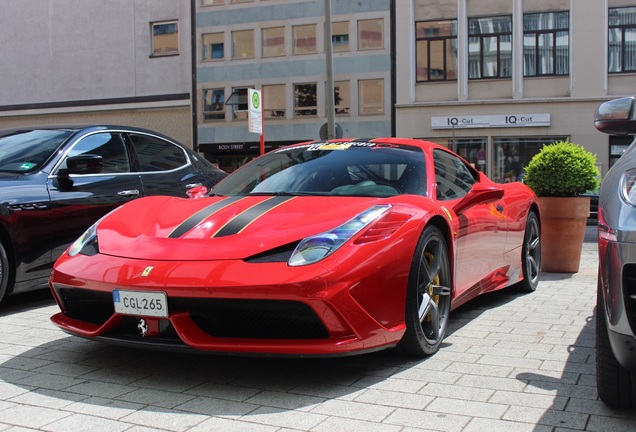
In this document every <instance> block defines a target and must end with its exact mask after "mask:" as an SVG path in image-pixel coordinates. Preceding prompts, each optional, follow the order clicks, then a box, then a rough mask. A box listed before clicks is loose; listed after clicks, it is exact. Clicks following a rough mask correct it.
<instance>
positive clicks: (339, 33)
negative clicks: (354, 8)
mask: <svg viewBox="0 0 636 432" xmlns="http://www.w3.org/2000/svg"><path fill="white" fill-rule="evenodd" d="M331 41H332V46H333V51H334V52H342V51H349V21H342V22H335V23H332V24H331Z"/></svg>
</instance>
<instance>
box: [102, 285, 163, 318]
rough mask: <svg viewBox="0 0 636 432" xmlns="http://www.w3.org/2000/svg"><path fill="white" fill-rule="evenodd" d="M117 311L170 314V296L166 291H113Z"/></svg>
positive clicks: (133, 313)
mask: <svg viewBox="0 0 636 432" xmlns="http://www.w3.org/2000/svg"><path fill="white" fill-rule="evenodd" d="M113 303H114V304H115V312H117V313H120V314H126V315H143V316H153V317H167V316H168V297H167V296H166V293H164V292H141V291H123V290H114V291H113Z"/></svg>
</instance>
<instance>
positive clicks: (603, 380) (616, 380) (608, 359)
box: [596, 276, 636, 408]
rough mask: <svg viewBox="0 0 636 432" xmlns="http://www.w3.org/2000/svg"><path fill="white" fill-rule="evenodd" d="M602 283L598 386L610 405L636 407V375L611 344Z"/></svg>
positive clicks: (598, 303) (598, 308) (598, 300)
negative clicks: (620, 358) (620, 359)
mask: <svg viewBox="0 0 636 432" xmlns="http://www.w3.org/2000/svg"><path fill="white" fill-rule="evenodd" d="M601 290H602V285H601V281H600V276H599V281H598V288H597V292H596V296H597V297H596V388H597V390H598V395H599V397H600V398H601V400H602V401H603V402H604V403H605V404H606V405H609V406H612V407H620V408H636V391H635V390H634V385H636V376H634V374H632V373H631V372H630V371H628V370H627V369H625V368H624V367H623V366H621V364H620V363H619V362H618V361H617V360H616V357H614V353H613V352H612V347H611V345H610V340H609V335H608V333H607V332H608V329H607V321H606V315H605V302H604V300H603V292H602V291H601Z"/></svg>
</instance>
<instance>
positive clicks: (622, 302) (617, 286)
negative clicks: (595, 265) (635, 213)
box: [599, 237, 636, 371]
mask: <svg viewBox="0 0 636 432" xmlns="http://www.w3.org/2000/svg"><path fill="white" fill-rule="evenodd" d="M599 279H600V283H601V287H602V290H603V296H604V299H605V305H606V315H607V320H608V323H607V324H608V330H609V332H608V333H609V338H610V344H611V346H612V351H613V352H614V356H615V357H616V360H617V361H618V362H619V363H620V364H621V365H622V366H623V367H625V368H626V369H629V370H632V371H636V337H635V334H636V244H635V243H628V242H618V241H610V240H607V239H606V238H602V237H601V238H600V239H599Z"/></svg>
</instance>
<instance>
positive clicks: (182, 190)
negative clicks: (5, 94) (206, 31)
mask: <svg viewBox="0 0 636 432" xmlns="http://www.w3.org/2000/svg"><path fill="white" fill-rule="evenodd" d="M225 175H226V174H225V173H224V172H223V171H221V170H219V169H218V168H215V167H214V166H212V164H211V163H209V162H208V161H206V160H205V159H204V158H202V157H201V156H199V155H198V154H196V153H195V152H193V151H192V150H190V149H188V148H187V147H185V146H183V145H182V144H180V143H178V142H176V141H174V140H173V139H171V138H168V137H166V136H164V135H161V134H158V133H156V132H152V131H148V130H144V129H138V128H131V127H122V126H106V125H92V126H69V127H61V126H51V127H39V126H38V127H22V128H15V129H10V130H2V131H0V300H2V299H3V298H4V297H5V296H6V295H7V294H10V293H18V292H24V291H27V290H31V289H36V288H45V287H46V281H47V279H48V277H49V275H50V273H51V268H52V266H53V263H54V261H55V260H56V259H57V258H58V257H59V256H60V255H61V254H62V252H63V251H64V250H65V249H66V247H67V246H68V245H69V244H71V243H72V242H73V241H74V240H75V239H76V238H77V237H79V236H80V235H81V234H82V233H83V232H84V231H85V230H86V228H88V227H89V226H90V225H91V224H93V223H94V222H95V221H96V220H97V219H99V218H100V217H101V216H103V215H104V214H106V213H107V212H109V211H110V210H113V209H114V208H115V207H117V206H119V205H120V204H123V203H125V202H128V201H130V200H133V199H135V198H139V197H142V196H148V195H175V196H186V191H187V190H188V189H190V188H193V187H196V186H199V185H204V186H206V187H208V188H210V187H212V186H213V185H214V184H216V183H217V182H218V181H219V180H221V179H222V178H223V177H225Z"/></svg>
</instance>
